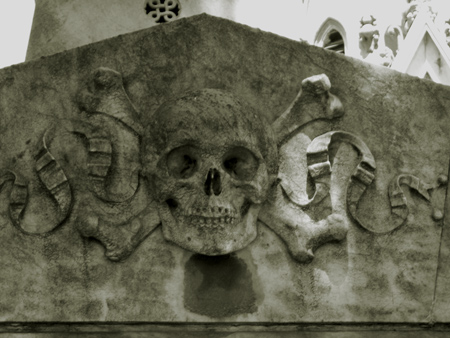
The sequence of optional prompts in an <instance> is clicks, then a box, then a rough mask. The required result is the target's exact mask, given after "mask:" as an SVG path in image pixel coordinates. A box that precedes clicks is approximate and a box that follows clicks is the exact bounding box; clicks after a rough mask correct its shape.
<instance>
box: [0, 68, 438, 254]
mask: <svg viewBox="0 0 450 338" xmlns="http://www.w3.org/2000/svg"><path fill="white" fill-rule="evenodd" d="M330 88H331V85H330V81H329V80H328V78H327V76H326V75H324V74H322V75H317V76H312V77H309V78H307V79H305V80H304V81H303V82H302V89H301V91H300V92H299V94H298V96H297V97H296V98H295V100H294V101H293V102H292V104H291V105H290V106H289V108H288V109H287V110H286V111H285V112H284V113H283V114H282V115H281V116H280V117H279V118H278V119H277V120H276V121H275V122H274V123H273V124H272V126H270V127H269V130H268V133H269V134H271V135H272V133H273V134H274V136H275V138H274V142H273V143H274V149H268V150H267V152H269V153H270V154H268V155H264V156H263V155H261V156H262V157H260V158H258V156H259V155H252V154H249V153H251V151H252V150H249V149H247V150H246V149H244V150H242V149H241V148H239V147H238V148H239V149H237V150H234V152H235V153H237V155H236V156H237V158H238V159H242V161H243V163H244V164H245V163H248V162H250V163H253V162H252V161H254V163H259V164H258V165H256V164H254V165H253V166H252V165H250V167H249V168H247V167H245V166H244V167H243V169H242V171H241V173H242V174H239V172H238V170H237V169H236V168H235V167H231V169H230V168H228V169H230V170H231V173H230V172H229V174H230V177H231V178H227V177H228V176H226V173H225V171H226V169H227V168H225V171H223V173H222V174H221V172H222V171H221V170H222V169H209V171H208V175H207V177H206V182H205V186H206V185H207V188H205V189H206V190H205V191H206V195H207V197H202V198H203V200H205V201H210V200H213V199H216V202H217V206H212V207H209V206H210V205H209V204H205V205H208V210H207V211H202V210H197V211H196V208H194V207H192V206H191V207H189V208H186V210H187V211H186V210H184V211H183V212H184V214H182V215H181V216H179V215H178V214H179V213H180V211H179V210H178V211H175V215H178V216H177V217H179V219H183V220H185V221H183V222H186V223H185V224H184V223H183V226H184V227H186V228H187V227H189V226H191V223H192V222H194V221H192V220H195V222H197V223H199V224H195V226H194V228H193V229H192V230H190V231H191V232H189V233H187V234H189V236H191V235H190V234H194V235H193V236H196V235H198V236H197V237H198V238H197V239H195V238H194V240H193V242H195V241H197V242H195V243H194V244H190V243H187V242H185V238H186V237H189V236H187V235H186V236H179V234H173V231H178V230H177V229H183V227H180V226H179V224H177V223H176V222H175V223H173V222H174V221H173V218H174V217H172V216H170V215H171V212H172V211H171V208H172V209H173V208H176V206H175V207H174V206H173V205H170V204H176V201H175V202H174V201H173V200H171V201H170V202H168V201H166V200H164V201H162V202H161V201H158V198H156V197H155V196H156V195H155V194H153V193H152V189H156V188H155V187H156V186H158V183H157V182H156V181H157V179H156V178H154V176H152V175H143V173H142V166H141V162H140V157H144V158H146V156H147V157H149V158H150V159H152V158H153V157H152V156H153V155H151V154H150V155H148V154H147V153H145V154H142V146H141V143H142V138H143V137H144V133H145V132H144V128H143V127H142V125H141V124H140V122H139V118H138V114H137V112H136V109H135V108H134V106H133V104H132V103H131V101H130V100H129V98H128V96H127V94H126V92H125V90H124V88H123V84H122V78H121V75H120V74H119V73H117V72H115V71H113V70H110V69H106V68H100V69H97V70H96V71H95V72H94V73H93V74H92V76H91V77H90V78H89V79H88V80H87V82H86V83H84V84H83V85H82V87H81V90H80V91H79V93H78V96H77V97H78V102H79V107H80V112H81V118H80V119H79V120H77V121H65V122H64V123H63V127H64V129H65V130H66V131H67V132H68V133H69V134H73V135H78V136H80V137H82V138H83V140H84V144H86V152H87V157H86V158H87V160H86V168H85V171H84V173H85V174H86V176H87V180H86V181H87V182H88V183H87V184H86V185H84V186H82V187H81V188H80V187H79V186H77V188H75V187H72V186H71V184H70V183H69V182H70V177H69V178H68V177H67V175H66V173H65V171H64V170H63V168H62V167H61V165H60V164H59V163H58V161H57V160H56V159H55V157H54V156H53V155H52V153H51V151H50V150H49V149H50V148H51V146H50V145H51V143H52V141H53V139H54V137H55V136H54V134H55V129H57V128H50V129H49V131H48V132H46V134H45V135H44V136H43V138H42V144H41V146H40V150H39V151H38V152H37V156H36V172H37V176H38V178H39V179H40V181H41V182H42V183H43V186H44V188H45V189H47V190H48V191H49V192H50V195H49V198H50V199H51V200H52V202H53V203H54V205H55V206H56V208H55V210H56V216H55V217H54V218H53V219H52V220H51V224H50V226H49V227H46V229H44V230H42V229H35V228H33V227H31V226H29V225H27V224H26V222H24V214H25V213H26V212H27V210H26V209H27V208H26V207H27V200H28V189H27V186H28V184H27V182H26V180H24V179H23V178H22V177H21V176H20V175H18V174H15V173H14V172H12V171H10V170H4V171H1V172H0V189H1V190H0V192H1V193H2V194H9V200H10V203H9V207H8V208H6V211H5V210H3V213H5V212H6V213H7V214H8V215H9V218H10V219H11V221H12V222H13V224H14V225H15V226H16V227H17V228H18V229H19V230H21V231H25V232H26V233H30V234H32V233H34V234H37V235H48V234H49V233H51V232H52V231H53V230H54V229H56V228H57V227H58V226H59V225H61V224H62V223H63V222H64V221H65V220H67V219H68V217H69V216H70V215H71V214H75V221H74V224H75V226H76V228H77V229H78V231H79V233H80V234H81V235H82V236H84V237H93V238H96V239H97V240H99V241H100V242H101V243H102V244H103V245H104V247H105V248H106V252H105V254H106V256H107V257H108V258H109V259H110V260H113V261H119V260H123V259H125V258H126V257H128V256H129V255H130V254H131V253H132V252H133V251H134V250H135V249H136V247H137V246H138V245H139V244H140V243H141V242H142V241H143V240H144V239H145V238H146V237H147V236H148V235H149V234H150V233H151V232H152V231H153V230H154V229H155V228H157V227H158V226H159V225H160V224H161V222H162V223H163V233H164V235H165V237H166V239H169V240H171V241H173V242H175V243H177V244H179V245H180V246H182V247H184V248H187V249H189V250H192V251H196V252H199V253H203V254H210V255H217V254H223V253H228V252H231V251H235V250H238V249H241V248H242V247H245V246H246V245H248V244H249V243H250V242H251V241H252V240H253V239H254V237H255V236H256V220H259V221H261V222H262V223H264V224H265V225H267V226H268V227H270V228H271V229H272V230H273V231H274V232H275V233H276V234H277V235H278V236H279V237H280V238H281V239H282V240H283V241H284V242H285V243H286V245H287V248H288V250H289V252H290V253H291V255H292V256H293V257H294V258H295V259H296V260H297V261H299V262H303V263H305V262H309V261H311V260H312V259H313V257H314V251H315V250H316V249H317V248H318V247H320V246H322V245H323V244H325V243H327V242H329V241H336V240H343V239H345V237H346V234H347V231H348V229H349V224H348V221H347V217H346V215H344V214H341V213H339V212H337V211H336V210H333V208H331V212H330V213H329V214H328V215H326V216H323V217H321V218H320V217H319V218H320V219H318V220H317V217H314V216H315V215H313V214H314V210H316V209H315V207H317V206H320V205H322V204H324V203H325V204H326V203H329V199H327V197H329V194H330V184H331V183H330V177H331V172H332V165H331V162H330V158H329V146H330V144H331V143H332V142H346V143H349V144H351V145H352V146H353V147H354V149H355V150H356V151H357V152H358V154H359V155H360V157H359V159H360V160H359V164H358V165H357V167H356V169H355V171H354V172H353V174H352V176H351V180H350V182H349V185H348V188H347V208H348V212H349V214H350V216H351V218H352V219H353V220H354V221H355V222H356V223H357V224H359V225H360V226H362V227H364V228H366V229H367V230H369V231H372V232H374V233H377V232H381V231H377V229H376V228H374V227H372V226H371V225H365V223H364V222H362V221H361V220H360V219H359V218H358V212H357V209H358V204H359V201H360V199H361V197H362V195H363V194H364V193H365V191H366V189H367V187H368V186H369V185H370V184H371V183H372V181H373V179H374V177H375V169H376V165H375V160H374V158H373V156H372V154H371V152H370V150H369V148H368V147H367V146H366V145H365V143H364V142H363V141H362V140H361V139H359V138H358V137H357V136H355V135H353V134H350V133H347V132H341V131H331V132H328V133H326V134H323V135H321V136H319V137H317V138H315V139H313V140H312V142H311V144H310V145H309V147H308V149H307V158H306V161H307V168H308V172H309V175H310V177H311V179H312V181H313V182H314V187H315V192H314V195H313V196H312V197H311V198H307V197H306V198H305V196H304V193H303V192H301V191H297V190H296V188H295V185H294V184H292V182H291V179H292V178H291V177H288V176H286V175H284V174H282V173H278V176H277V170H276V169H275V168H277V167H278V166H277V164H275V165H274V164H273V163H271V161H272V162H273V161H274V159H276V158H277V157H276V152H277V150H276V148H280V147H281V146H282V145H283V144H284V143H286V142H289V140H290V139H292V137H293V136H294V135H296V134H297V133H298V132H299V131H300V130H301V128H302V127H304V126H305V125H306V124H308V123H310V122H312V121H315V120H318V119H328V120H331V119H334V118H338V117H340V116H342V115H343V114H344V110H343V107H342V104H341V102H340V100H339V99H338V98H337V97H336V96H334V95H333V94H331V93H330ZM205 93H206V94H204V95H206V96H208V95H209V96H211V97H215V96H217V95H219V96H220V100H233V98H230V97H229V96H227V95H228V94H222V93H216V92H214V91H206V92H205ZM202 95H203V94H202ZM191 99H192V98H187V99H186V100H187V101H186V102H190V101H189V100H191ZM182 100H183V99H182ZM195 100H196V97H195V98H194V101H195ZM230 114H231V113H230ZM229 118H230V119H235V118H236V116H234V115H233V114H231V115H230V117H229ZM237 121H238V122H239V123H240V122H242V121H241V118H238V120H237ZM156 122H157V121H156ZM253 122H254V121H253ZM253 122H252V123H253ZM255 123H259V122H258V121H256V122H255ZM59 128H61V126H59ZM242 128H243V130H244V132H245V126H244V127H242ZM264 136H267V135H264ZM269 136H270V135H268V136H267V139H265V142H269V143H270V137H269ZM255 144H256V143H255ZM249 147H251V146H249ZM269 148H270V147H269ZM178 149H180V148H175V150H176V151H175V153H174V154H175V155H173V156H175V162H174V163H175V164H171V165H172V166H174V168H175V169H174V170H175V174H179V173H181V175H182V181H183V180H184V179H185V177H187V176H186V175H187V174H186V170H188V171H189V170H193V167H192V165H193V164H192V163H194V162H195V156H194V155H193V156H194V160H193V162H189V163H188V164H187V167H183V165H185V163H182V164H181V165H182V167H181V171H180V172H178V171H176V170H178V169H179V168H178V167H177V166H179V165H180V164H179V162H176V161H177V160H176V154H177V151H178ZM181 149H182V150H183V151H184V148H183V147H181ZM189 151H190V150H189ZM204 151H206V150H204ZM207 151H210V152H214V149H212V150H211V149H209V148H208V150H207ZM217 151H218V150H217ZM261 151H262V152H264V151H265V150H261ZM194 152H195V151H194ZM271 152H272V153H271ZM170 154H173V153H172V152H171V153H170ZM183 154H184V153H183ZM189 154H190V153H189ZM202 154H203V153H202ZM170 156H172V155H170ZM173 156H172V157H173ZM186 156H187V155H184V159H186ZM208 156H209V155H208ZM211 156H212V158H214V156H215V155H214V154H213V155H211ZM233 156H234V155H233ZM182 158H183V157H182ZM211 161H212V160H211ZM233 161H234V158H233V159H232V161H231V162H230V163H231V166H233V165H235V162H233ZM213 162H214V161H213ZM211 163H212V162H211ZM261 163H263V164H264V165H263V166H262V165H261ZM211 165H213V164H211ZM233 170H234V171H233ZM250 174H251V175H253V176H255V175H256V176H255V177H257V179H258V180H257V181H254V179H250V178H248V177H245V175H250ZM155 175H156V176H157V175H159V174H158V173H157V174H155ZM183 175H184V176H183ZM220 175H222V176H220ZM224 175H225V176H224ZM239 175H244V176H242V177H240V176H239ZM253 176H252V177H253ZM192 177H193V178H195V176H194V174H192ZM193 178H192V179H193ZM225 179H228V180H231V181H229V182H231V183H229V184H230V187H232V188H230V189H234V190H239V189H241V190H242V196H243V197H242V201H243V202H242V206H239V207H233V205H232V203H231V202H230V203H228V202H227V203H228V204H227V203H225V202H224V201H223V200H221V199H220V198H219V197H220V196H219V195H220V194H221V192H222V189H223V185H224V184H225V183H224V182H223V180H225ZM7 182H10V187H9V188H6V186H7V185H8V184H7ZM155 182H156V183H155ZM183 182H187V181H183ZM249 182H250V183H249ZM445 182H446V177H441V178H440V179H439V184H438V185H435V186H431V185H426V184H424V183H422V182H421V181H420V180H419V179H418V178H415V177H413V176H411V175H401V176H399V177H398V178H397V179H396V180H395V181H394V183H393V184H392V186H391V188H390V192H389V196H390V200H391V206H392V214H393V216H395V217H394V218H395V219H394V221H393V225H392V227H391V228H390V229H389V230H393V229H395V228H397V227H399V226H401V225H402V224H404V223H405V220H406V219H407V216H408V213H409V212H408V208H407V203H406V200H405V198H404V195H402V193H403V191H402V189H401V188H400V185H401V184H407V185H409V186H410V187H411V188H412V189H415V190H417V191H418V192H419V193H420V194H421V195H422V196H423V197H424V198H425V199H426V200H430V196H429V193H430V192H431V191H432V190H433V189H436V188H437V187H438V186H439V185H440V184H444V183H445ZM11 183H12V185H11ZM183 184H184V183H183ZM186 184H187V183H186ZM222 193H223V194H226V193H225V192H222ZM159 196H160V195H158V197H159ZM218 196H219V197H218ZM230 196H231V198H232V199H233V198H235V196H237V195H235V194H234V193H233V194H231V193H230ZM239 196H241V195H239ZM248 196H251V197H252V198H250V200H251V201H249V198H248ZM239 198H241V197H239ZM205 203H209V202H205ZM168 204H169V205H168ZM198 209H200V208H198ZM204 209H205V210H206V208H204ZM244 209H245V210H244ZM233 210H234V211H233ZM243 210H244V211H245V212H244V211H243ZM177 212H178V214H177ZM232 212H233V213H234V214H231V213H232ZM239 212H241V213H242V215H244V213H245V217H244V216H242V217H241V218H242V219H244V220H243V221H242V220H241V221H242V222H247V223H245V224H244V223H243V225H242V226H240V225H239V224H238V225H234V221H233V220H234V219H236V222H237V223H238V222H239V220H240V218H237V217H238V216H237V214H238V213H239ZM247 213H248V214H247ZM210 214H211V215H210ZM248 218H250V219H251V220H250V221H249V220H247V219H248ZM171 222H172V223H171ZM178 222H179V221H178ZM195 222H194V223H195ZM248 222H252V223H251V224H250V223H248ZM239 227H240V228H239ZM242 227H243V228H242ZM225 228H226V229H225ZM174 229H175V230H174ZM230 229H231V230H230ZM242 229H244V230H242ZM238 230H239V231H243V233H242V234H239V238H241V237H242V236H244V237H246V239H245V241H242V242H240V243H238V244H236V245H235V246H234V247H231V249H230V245H231V244H230V242H232V241H234V242H236V240H235V237H234V236H235V235H234V234H233V231H238ZM181 231H182V230H181ZM221 231H222V232H221ZM203 235H204V237H202V236H203ZM177 236H178V237H177ZM203 238H204V243H202V239H203ZM188 240H189V241H191V238H190V237H189V238H188ZM215 246H216V247H215Z"/></svg>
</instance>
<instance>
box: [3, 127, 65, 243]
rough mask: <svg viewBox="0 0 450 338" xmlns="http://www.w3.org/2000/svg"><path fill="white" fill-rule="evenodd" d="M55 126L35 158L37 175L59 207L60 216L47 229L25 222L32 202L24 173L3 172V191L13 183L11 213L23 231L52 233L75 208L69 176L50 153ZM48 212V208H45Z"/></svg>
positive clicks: (10, 199) (45, 135)
mask: <svg viewBox="0 0 450 338" xmlns="http://www.w3.org/2000/svg"><path fill="white" fill-rule="evenodd" d="M53 131H54V129H50V130H49V131H47V132H46V133H45V134H44V136H43V138H42V143H41V145H40V148H39V151H38V152H37V155H36V157H35V169H36V173H37V176H38V178H39V180H40V181H41V183H42V184H43V186H44V187H45V189H46V190H48V192H49V193H50V195H51V198H52V199H53V203H54V204H55V206H56V215H54V217H53V219H52V220H51V221H50V220H49V223H50V224H49V225H46V227H45V229H42V228H40V227H37V228H36V227H35V226H34V225H33V224H28V223H26V222H24V221H23V219H24V214H25V212H26V206H27V202H28V198H29V196H28V182H27V180H25V178H23V177H22V176H21V175H20V174H17V173H15V172H13V171H10V170H3V171H0V188H1V190H0V192H1V193H6V189H5V183H6V182H8V181H11V182H12V188H11V190H10V193H9V216H10V219H11V220H12V222H13V223H14V225H15V226H16V227H17V228H19V229H20V230H22V231H24V232H26V233H30V234H39V233H44V232H49V231H51V230H53V229H55V228H56V227H58V226H59V225H60V224H61V223H62V222H63V221H64V220H65V219H66V218H67V216H68V215H69V212H70V210H71V207H72V191H71V188H70V185H69V182H68V179H67V177H66V175H65V173H64V171H63V169H62V168H61V166H60V165H59V163H58V162H57V161H56V160H55V158H54V157H53V155H52V154H51V153H50V151H49V149H48V147H47V142H48V139H51V134H52V133H53ZM42 212H43V213H44V212H45V210H42Z"/></svg>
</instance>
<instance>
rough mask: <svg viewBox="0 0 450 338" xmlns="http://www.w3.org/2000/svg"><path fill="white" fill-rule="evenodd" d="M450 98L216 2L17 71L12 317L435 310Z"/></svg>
mask: <svg viewBox="0 0 450 338" xmlns="http://www.w3.org/2000/svg"><path fill="white" fill-rule="evenodd" d="M320 74H326V76H325V75H320ZM330 83H331V89H330ZM206 88H210V89H207V90H205V89H206ZM211 88H212V89H211ZM300 91H301V95H299V92H300ZM186 92H190V94H186ZM449 94H450V90H449V88H448V87H445V86H441V85H437V84H434V83H432V82H429V81H425V80H419V79H416V78H412V77H409V76H406V75H403V74H400V73H397V72H392V71H389V70H387V69H384V68H378V67H375V66H371V65H368V64H365V63H362V62H359V61H356V60H353V59H350V58H346V57H344V56H341V55H337V54H334V53H330V52H327V51H324V50H322V49H319V48H316V47H312V46H308V45H305V44H301V43H298V42H295V41H290V40H287V39H284V38H280V37H278V36H275V35H272V34H268V33H263V32H260V31H257V30H254V29H251V28H249V27H246V26H242V25H238V24H236V23H233V22H230V21H227V20H224V19H218V18H214V17H210V16H206V15H200V16H197V17H192V18H188V19H182V20H179V21H176V22H173V23H170V24H167V25H166V24H165V25H161V26H158V27H154V28H151V29H148V30H143V31H139V32H135V33H132V34H128V35H123V36H119V37H116V38H112V39H109V40H105V41H102V42H99V43H96V44H92V45H89V46H84V47H81V48H78V49H74V50H69V51H67V52H64V53H61V54H56V55H53V56H50V57H46V58H42V59H40V60H36V61H31V62H28V63H25V64H21V65H18V66H14V67H10V68H6V69H3V70H1V71H0V116H1V122H0V132H1V135H2V136H1V138H0V152H1V157H0V168H3V171H2V176H1V179H2V181H1V182H0V184H1V194H0V201H1V203H0V206H1V217H2V218H1V223H0V225H1V237H2V246H1V249H0V250H1V257H2V258H1V259H0V264H1V271H2V272H1V274H0V278H1V281H0V292H1V297H0V299H1V300H0V319H1V320H2V321H3V322H11V321H13V322H15V321H33V322H40V321H57V322H58V321H69V322H84V321H113V322H115V321H117V322H134V321H143V322H169V323H170V322H218V321H220V322H244V323H245V322H261V323H277V322H281V323H287V322H299V323H300V322H315V323H321V322H382V323H384V322H386V323H392V322H406V323H429V322H430V321H432V320H433V318H436V317H437V314H436V313H433V303H434V302H435V301H436V300H435V299H434V297H435V281H436V273H437V268H438V256H439V246H440V240H441V233H442V226H443V220H442V219H443V217H444V215H443V212H444V200H445V190H446V184H447V174H448V169H449V168H448V162H449V158H450V156H449V154H450V143H449V136H448V132H447V130H448V128H449V126H450V118H449V116H448V112H450V102H449V101H448V97H450V96H449ZM167 102H169V103H167ZM265 120H266V121H265ZM203 209H205V210H203ZM161 223H162V225H161ZM437 295H439V293H437ZM439 318H446V317H439ZM444 321H446V320H444Z"/></svg>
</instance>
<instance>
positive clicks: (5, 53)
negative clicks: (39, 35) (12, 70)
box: [0, 0, 34, 69]
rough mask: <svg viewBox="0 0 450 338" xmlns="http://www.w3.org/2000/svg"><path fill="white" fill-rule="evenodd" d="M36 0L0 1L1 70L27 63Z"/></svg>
mask: <svg viewBox="0 0 450 338" xmlns="http://www.w3.org/2000/svg"><path fill="white" fill-rule="evenodd" d="M33 13H34V0H0V69H1V68H4V67H7V66H10V65H12V64H16V63H21V62H24V61H25V55H26V52H27V45H28V39H29V37H30V30H31V23H32V21H33Z"/></svg>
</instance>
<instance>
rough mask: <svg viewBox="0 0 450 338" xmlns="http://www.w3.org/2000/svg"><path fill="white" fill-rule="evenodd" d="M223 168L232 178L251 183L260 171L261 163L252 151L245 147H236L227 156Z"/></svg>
mask: <svg viewBox="0 0 450 338" xmlns="http://www.w3.org/2000/svg"><path fill="white" fill-rule="evenodd" d="M223 167H224V169H225V171H226V172H227V173H228V174H230V175H231V177H233V178H236V179H238V180H242V181H249V180H251V179H252V178H253V177H254V176H255V174H256V172H257V171H258V167H259V162H258V159H257V158H256V156H255V155H254V154H253V153H252V152H251V151H250V150H248V149H246V148H243V147H236V148H233V149H232V150H230V151H229V152H228V153H227V154H226V155H225V157H224V160H223Z"/></svg>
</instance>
